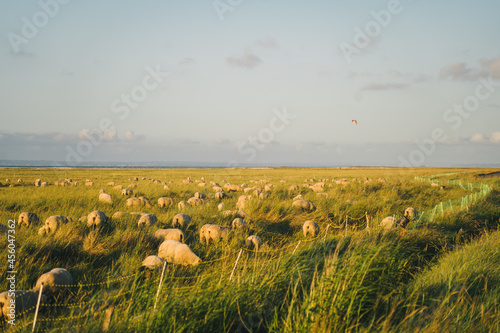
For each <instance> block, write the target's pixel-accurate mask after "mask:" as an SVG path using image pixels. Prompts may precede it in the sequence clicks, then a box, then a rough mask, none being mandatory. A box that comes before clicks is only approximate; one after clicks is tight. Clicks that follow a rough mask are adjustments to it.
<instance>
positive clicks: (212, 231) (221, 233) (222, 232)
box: [205, 224, 232, 245]
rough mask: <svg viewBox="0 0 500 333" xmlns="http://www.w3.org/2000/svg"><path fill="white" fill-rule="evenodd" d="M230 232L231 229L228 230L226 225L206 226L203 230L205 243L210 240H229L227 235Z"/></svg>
mask: <svg viewBox="0 0 500 333" xmlns="http://www.w3.org/2000/svg"><path fill="white" fill-rule="evenodd" d="M231 234H232V231H231V230H229V229H228V228H226V227H223V226H220V225H216V224H213V225H211V226H209V227H208V228H206V230H205V238H206V241H207V245H208V244H209V243H210V241H212V242H214V243H217V242H219V241H220V240H221V239H223V240H225V241H227V240H229V236H230V235H231Z"/></svg>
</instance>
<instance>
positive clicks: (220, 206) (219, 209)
mask: <svg viewBox="0 0 500 333" xmlns="http://www.w3.org/2000/svg"><path fill="white" fill-rule="evenodd" d="M225 206H226V204H225V203H223V202H221V203H220V204H218V205H217V210H218V211H222V210H223V209H224V207H225Z"/></svg>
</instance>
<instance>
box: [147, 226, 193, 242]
mask: <svg viewBox="0 0 500 333" xmlns="http://www.w3.org/2000/svg"><path fill="white" fill-rule="evenodd" d="M153 237H154V238H156V239H157V240H161V241H166V240H169V239H170V240H175V241H178V242H181V243H184V240H185V239H186V235H184V233H183V232H182V230H180V229H158V230H156V231H155V233H154V236H153Z"/></svg>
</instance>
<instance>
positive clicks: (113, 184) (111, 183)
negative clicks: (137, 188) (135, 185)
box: [107, 182, 115, 186]
mask: <svg viewBox="0 0 500 333" xmlns="http://www.w3.org/2000/svg"><path fill="white" fill-rule="evenodd" d="M107 185H108V186H115V182H108V184H107Z"/></svg>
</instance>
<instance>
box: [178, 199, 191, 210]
mask: <svg viewBox="0 0 500 333" xmlns="http://www.w3.org/2000/svg"><path fill="white" fill-rule="evenodd" d="M177 207H178V208H179V210H184V209H186V208H187V207H191V205H190V204H189V203H188V202H186V201H180V202H179V203H178V204H177Z"/></svg>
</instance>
